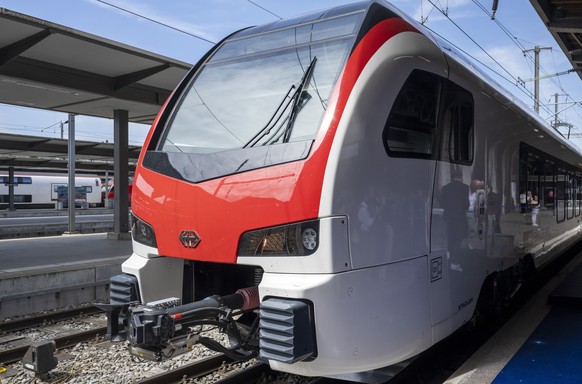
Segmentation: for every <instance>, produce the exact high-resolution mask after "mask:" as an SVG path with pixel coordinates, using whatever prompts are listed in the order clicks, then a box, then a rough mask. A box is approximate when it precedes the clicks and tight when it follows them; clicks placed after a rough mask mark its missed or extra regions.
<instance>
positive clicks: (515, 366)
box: [445, 253, 582, 384]
mask: <svg viewBox="0 0 582 384" xmlns="http://www.w3.org/2000/svg"><path fill="white" fill-rule="evenodd" d="M581 357H582V253H579V254H578V255H576V256H575V257H574V258H573V259H572V260H571V261H570V262H569V263H568V264H567V265H566V266H565V267H564V268H563V269H562V270H561V271H560V272H559V273H558V274H557V275H555V276H554V277H553V278H552V279H551V280H550V281H549V282H548V283H547V284H546V285H545V286H544V287H543V288H542V289H541V290H540V291H539V292H538V293H537V294H536V295H535V296H534V297H532V298H531V299H530V300H529V301H528V302H527V303H526V304H525V305H524V306H523V307H522V308H521V310H520V311H519V312H518V313H517V314H516V315H515V316H513V317H512V318H511V319H510V320H509V321H508V322H507V323H506V324H505V325H504V326H503V327H502V328H501V329H500V330H499V331H498V332H497V333H496V334H495V335H494V336H493V337H492V338H491V339H489V341H488V342H487V343H486V344H485V345H484V346H483V347H482V348H481V349H479V350H478V351H477V352H476V353H475V354H474V355H473V356H472V357H471V358H470V359H469V360H467V361H466V362H465V364H463V365H462V366H461V367H460V368H459V369H458V370H457V371H456V372H455V373H454V374H453V375H451V377H450V378H449V379H448V380H447V381H445V384H469V383H480V384H488V383H492V384H510V383H525V384H537V383H540V384H541V383H544V384H546V383H582V371H581V370H580V368H579V362H580V358H581Z"/></svg>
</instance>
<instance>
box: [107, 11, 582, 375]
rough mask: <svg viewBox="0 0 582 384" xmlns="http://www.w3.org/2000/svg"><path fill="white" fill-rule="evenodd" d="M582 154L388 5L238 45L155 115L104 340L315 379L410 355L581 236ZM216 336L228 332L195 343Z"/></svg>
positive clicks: (147, 355)
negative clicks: (212, 355) (212, 332)
mask: <svg viewBox="0 0 582 384" xmlns="http://www.w3.org/2000/svg"><path fill="white" fill-rule="evenodd" d="M581 167H582V156H581V153H580V151H579V150H578V149H577V148H576V147H575V146H573V145H572V144H571V143H569V142H568V141H567V140H565V139H564V138H563V137H562V136H561V135H560V134H559V133H558V132H556V131H555V130H553V129H552V128H550V127H549V126H548V125H547V124H546V122H544V121H543V120H542V119H541V118H540V117H539V116H538V115H537V114H535V113H533V112H532V111H531V110H530V109H529V108H528V107H527V106H526V105H525V104H524V103H523V102H521V101H519V100H518V99H516V98H515V97H514V96H512V95H511V94H510V93H509V92H508V91H506V90H504V89H503V88H502V87H501V86H500V85H498V84H497V83H496V82H495V81H494V80H493V79H491V78H490V77H489V76H488V75H487V74H485V73H484V72H483V71H481V70H480V69H478V68H477V67H476V66H474V65H473V64H472V63H471V62H470V61H469V60H467V59H466V57H464V55H462V54H461V53H460V52H459V51H458V50H457V49H456V48H455V47H453V46H451V44H450V43H448V42H446V41H443V40H442V39H440V38H438V37H435V36H434V35H433V34H432V33H431V32H430V31H428V30H427V29H426V28H425V27H423V26H422V25H420V24H419V23H417V22H415V21H414V20H412V19H411V18H410V17H408V16H407V15H405V14H404V13H402V12H401V11H399V10H398V9H397V8H396V7H394V6H393V5H391V4H389V3H388V2H385V1H382V0H372V1H367V2H359V3H355V4H350V5H344V6H338V7H335V8H332V9H328V10H324V11H320V12H315V13H311V14H307V15H302V16H299V17H297V18H292V19H286V20H280V21H275V22H272V23H269V24H265V25H261V26H255V27H250V28H247V29H243V30H241V31H238V32H235V33H233V34H232V35H230V36H228V37H226V38H224V39H223V40H222V41H221V42H219V43H218V44H217V45H216V46H214V47H213V48H212V49H211V50H210V51H209V52H208V53H207V54H206V55H205V56H204V57H202V58H201V59H200V61H199V62H198V63H197V64H196V65H195V66H194V67H193V68H192V70H191V71H190V72H189V73H188V75H187V76H186V77H185V78H184V79H183V80H182V82H181V83H180V84H179V85H178V86H177V88H176V89H175V91H174V93H173V94H172V95H171V96H170V98H169V99H168V100H167V101H166V103H165V105H164V106H163V108H162V109H161V110H160V112H159V114H158V116H157V118H156V120H155V122H154V123H153V125H152V127H151V130H150V131H149V134H148V136H147V138H146V141H145V144H144V146H143V149H142V151H141V154H140V157H139V161H138V164H137V169H136V172H135V177H134V183H133V196H132V213H131V217H132V224H131V232H132V241H133V253H132V255H131V256H130V257H129V259H127V261H125V262H124V263H123V265H122V273H121V274H119V275H116V276H113V277H112V278H111V281H110V292H109V295H108V297H107V298H105V299H104V300H103V301H102V302H100V303H97V305H99V306H100V307H101V308H104V309H105V310H106V311H107V318H108V327H109V328H108V337H109V338H110V339H111V340H114V341H120V342H127V343H128V346H129V353H131V354H132V355H134V356H136V357H139V358H144V359H150V360H154V361H159V360H164V359H167V358H170V357H171V356H175V355H178V354H180V353H184V352H188V351H190V350H191V349H192V345H193V344H196V343H200V344H202V345H204V346H206V347H208V348H210V349H212V350H215V351H220V352H222V353H225V354H227V355H228V356H230V357H232V358H235V359H238V360H245V359H250V358H257V359H259V360H260V361H262V362H265V363H267V364H269V365H270V367H271V368H272V369H274V370H277V371H281V372H289V373H293V374H298V375H304V376H334V377H341V376H342V375H348V374H362V376H363V373H365V372H369V371H372V370H376V369H381V368H383V367H387V366H394V365H396V364H400V363H404V362H407V361H410V360H411V359H414V357H415V356H418V355H419V354H420V353H422V352H423V351H425V350H427V349H429V348H430V347H431V346H433V345H434V344H435V343H438V342H439V341H441V340H443V339H444V338H446V337H447V336H449V335H451V334H452V333H453V332H455V331H456V330H458V329H459V328H460V327H462V326H463V325H464V324H466V323H468V322H471V321H472V320H473V319H474V318H475V316H477V315H479V314H482V313H493V314H495V311H497V310H499V308H503V307H504V306H505V305H507V303H508V302H511V300H512V298H513V297H514V296H515V295H516V293H517V292H519V290H520V287H522V286H523V285H524V283H525V282H527V280H528V278H530V277H531V276H532V275H533V274H535V272H536V271H537V270H539V269H540V268H543V267H544V266H545V265H547V264H548V263H549V262H550V261H551V260H553V259H554V258H556V257H557V256H558V255H559V254H560V253H562V252H564V251H565V250H566V249H568V248H570V247H572V246H573V245H574V244H576V243H577V242H578V241H580V239H581V236H582V227H581V225H580V213H581V209H582V194H581V188H582V171H581ZM200 326H211V327H215V328H217V329H218V330H219V331H221V332H222V333H224V334H226V336H227V338H226V339H227V340H228V341H225V340H224V339H219V338H217V339H214V338H211V337H208V336H207V335H205V334H204V333H200Z"/></svg>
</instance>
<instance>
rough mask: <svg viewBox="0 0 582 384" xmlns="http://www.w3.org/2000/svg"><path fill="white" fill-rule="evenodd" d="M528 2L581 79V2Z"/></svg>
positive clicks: (538, 0) (563, 0) (533, 0)
mask: <svg viewBox="0 0 582 384" xmlns="http://www.w3.org/2000/svg"><path fill="white" fill-rule="evenodd" d="M530 2H531V4H532V6H533V7H534V9H535V10H536V11H537V13H538V15H539V16H540V18H541V20H542V21H543V22H544V24H545V25H546V27H547V28H548V31H550V33H551V34H552V36H553V37H554V39H555V40H556V42H557V43H558V45H559V46H560V48H561V49H562V51H563V52H564V54H565V55H566V57H567V58H568V59H569V60H570V63H572V68H573V69H575V70H576V71H578V76H580V78H581V79H582V1H579V0H530Z"/></svg>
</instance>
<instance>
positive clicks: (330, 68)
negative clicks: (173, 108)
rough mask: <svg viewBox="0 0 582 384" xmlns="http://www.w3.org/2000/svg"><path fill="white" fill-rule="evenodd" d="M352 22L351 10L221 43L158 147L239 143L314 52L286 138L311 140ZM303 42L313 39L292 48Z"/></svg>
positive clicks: (207, 149) (262, 121)
mask: <svg viewBox="0 0 582 384" xmlns="http://www.w3.org/2000/svg"><path fill="white" fill-rule="evenodd" d="M356 20H357V18H356V17H354V16H353V15H351V16H349V17H346V18H339V19H333V20H329V21H327V22H320V23H316V24H314V25H313V26H312V25H303V26H300V27H297V28H289V29H285V30H282V31H275V32H272V33H268V34H262V35H259V36H251V37H248V38H245V39H239V40H235V41H232V42H230V43H226V44H225V45H224V46H223V47H222V48H221V49H219V50H218V52H217V53H216V54H215V55H214V57H213V58H212V60H211V61H210V62H209V63H207V64H206V65H205V67H204V68H203V70H202V71H201V72H200V73H199V74H198V76H197V77H196V79H195V80H194V82H193V83H192V85H191V86H190V89H189V90H188V92H187V93H186V96H185V97H184V98H183V99H182V101H181V103H180V105H179V107H178V109H177V112H175V114H174V116H173V117H172V120H171V123H170V126H169V128H168V129H167V130H166V132H165V136H164V139H163V140H162V147H161V150H162V151H164V152H187V153H201V154H202V153H211V152H217V151H224V150H229V149H237V148H242V147H243V146H244V145H245V143H247V142H249V140H251V139H252V138H253V136H255V135H256V134H257V132H259V131H261V130H262V129H263V128H264V127H265V126H266V125H267V124H268V122H269V121H270V119H271V117H272V116H273V114H274V113H275V111H277V108H278V106H279V105H280V104H281V103H284V102H285V101H286V96H285V95H286V94H287V93H288V91H289V89H290V87H291V86H292V85H294V84H297V83H298V82H299V81H300V79H301V78H302V77H303V75H304V72H305V70H306V69H307V67H308V66H309V64H310V62H312V60H313V58H314V57H316V58H317V65H315V67H314V72H313V75H312V76H311V78H310V81H309V83H308V84H306V85H305V87H304V93H306V94H305V96H307V99H308V100H309V101H308V102H304V103H303V107H302V108H301V109H300V112H299V113H298V114H297V116H296V119H295V121H294V124H293V129H292V131H291V136H290V138H289V141H301V140H311V139H314V138H315V135H316V133H317V130H318V128H319V124H320V121H321V118H322V116H323V112H324V111H325V109H326V107H327V99H328V97H329V95H330V93H331V90H332V87H333V85H334V83H335V81H336V79H337V77H338V75H339V71H340V70H341V67H342V64H343V63H344V62H345V60H346V58H347V55H348V53H349V50H350V48H351V46H352V45H353V41H354V38H355V36H354V35H353V34H348V35H347V37H346V34H347V33H353V31H354V30H355V22H356ZM338 35H340V37H338ZM309 39H311V41H314V40H318V42H316V43H312V44H311V45H308V44H300V45H296V44H298V43H299V42H301V43H304V42H305V41H309ZM281 47H283V48H281ZM286 47H288V48H286ZM274 48H278V49H277V50H274ZM259 51H260V52H259ZM257 52H258V53H257ZM218 59H220V60H218ZM290 110H291V106H289V107H288V108H286V110H285V111H284V113H283V115H284V117H286V116H288V114H289V112H290ZM273 143H274V142H273ZM273 143H271V142H270V143H269V144H273ZM277 143H281V140H279V141H277ZM263 144H265V143H261V145H263Z"/></svg>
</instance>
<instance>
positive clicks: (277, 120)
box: [243, 56, 317, 148]
mask: <svg viewBox="0 0 582 384" xmlns="http://www.w3.org/2000/svg"><path fill="white" fill-rule="evenodd" d="M316 61H317V57H316V56H314V57H313V59H312V60H311V63H309V66H308V67H307V69H306V70H305V72H304V73H303V76H302V77H301V79H300V80H299V83H297V84H292V85H291V87H290V88H289V90H288V91H287V93H285V96H284V97H283V100H281V103H280V104H279V106H278V107H277V109H275V111H274V112H273V114H272V115H271V117H270V118H269V121H268V122H267V124H266V125H265V126H264V127H263V128H261V130H259V132H257V134H256V135H255V136H253V137H252V138H251V139H250V140H249V141H248V142H247V143H245V145H243V148H247V147H254V146H255V145H257V144H259V142H261V140H262V139H263V138H265V136H267V135H269V134H270V133H271V131H272V130H273V128H275V126H277V124H278V126H277V129H275V131H274V132H273V133H272V134H271V136H270V137H269V138H268V139H267V140H265V142H264V143H263V144H262V145H267V144H274V143H276V142H277V141H279V139H280V138H281V136H284V137H283V142H284V143H285V142H288V141H289V137H290V135H291V130H292V126H293V123H294V122H295V118H296V116H297V114H298V113H299V112H300V111H301V109H302V108H303V107H304V106H305V104H307V102H308V101H309V100H310V99H311V95H310V94H309V93H307V92H305V94H303V93H304V92H303V89H304V88H305V85H306V84H308V83H309V79H311V76H312V74H313V69H314V67H315V63H316ZM289 107H291V109H290V112H289V113H288V114H286V115H285V111H287V110H288V109H289ZM283 116H285V117H284V118H283ZM282 118H283V119H282ZM281 119H282V120H281ZM285 124H286V125H285ZM283 126H285V129H284V130H283V131H282V132H281V129H282V128H283Z"/></svg>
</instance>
